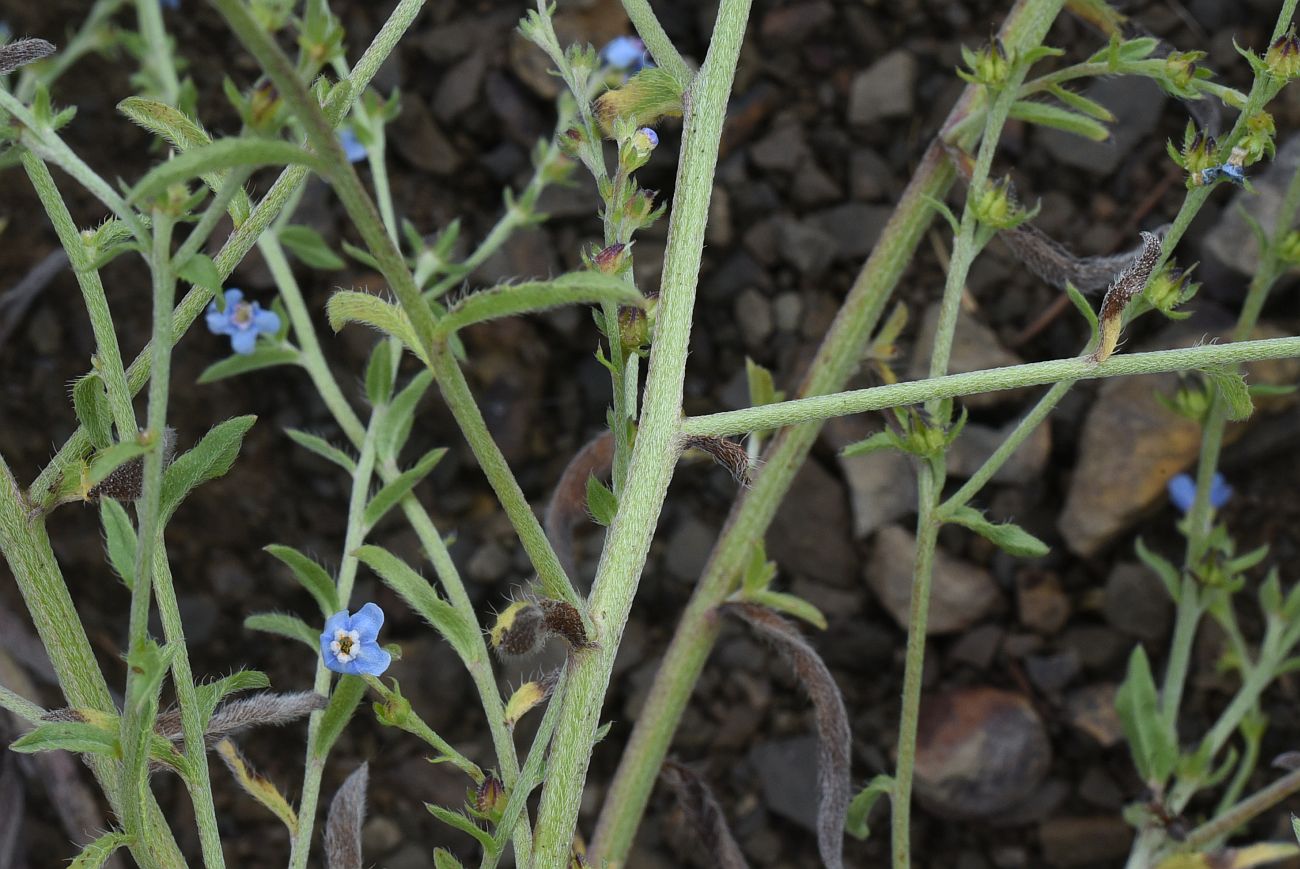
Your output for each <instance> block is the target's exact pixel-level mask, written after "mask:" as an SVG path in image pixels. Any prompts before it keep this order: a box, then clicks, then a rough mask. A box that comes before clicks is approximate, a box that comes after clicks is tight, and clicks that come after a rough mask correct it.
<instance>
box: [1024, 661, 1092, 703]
mask: <svg viewBox="0 0 1300 869" xmlns="http://www.w3.org/2000/svg"><path fill="white" fill-rule="evenodd" d="M1080 669H1081V666H1080V664H1079V656H1078V655H1077V654H1076V653H1075V652H1073V651H1065V652H1058V653H1057V654H1055V655H1029V656H1027V657H1026V658H1025V672H1026V673H1027V674H1028V675H1029V681H1030V682H1033V683H1034V687H1035V688H1037V689H1038V690H1039V691H1042V692H1044V693H1046V694H1055V693H1057V692H1058V691H1061V690H1062V689H1064V688H1065V686H1066V685H1069V684H1070V683H1071V682H1073V681H1074V677H1075V676H1077V675H1079V670H1080Z"/></svg>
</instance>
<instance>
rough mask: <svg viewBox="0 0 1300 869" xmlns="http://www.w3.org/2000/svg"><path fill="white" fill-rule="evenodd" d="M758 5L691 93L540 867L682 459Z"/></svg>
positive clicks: (730, 28) (588, 741)
mask: <svg viewBox="0 0 1300 869" xmlns="http://www.w3.org/2000/svg"><path fill="white" fill-rule="evenodd" d="M749 9H750V0H722V3H721V5H720V7H719V9H718V17H717V22H716V23H715V24H714V28H713V38H712V40H711V41H710V44H709V51H708V55H707V57H706V58H705V61H704V66H703V67H702V68H701V69H700V73H699V75H698V76H697V77H696V79H695V81H694V83H693V84H692V85H691V90H690V92H689V93H688V95H687V100H686V117H685V124H684V130H683V136H682V153H681V160H680V164H679V166H678V172H677V184H676V190H677V194H676V196H675V197H674V206H673V211H672V218H671V220H670V222H669V226H668V243H667V248H666V250H665V253H664V271H663V283H662V285H661V291H660V301H659V311H658V319H657V322H656V325H655V342H654V346H653V348H652V350H651V352H650V367H649V372H648V375H647V379H646V388H645V398H644V403H643V409H642V413H641V426H640V429H639V430H638V432H637V438H636V444H635V446H634V447H633V449H632V459H631V467H630V470H629V473H628V482H627V487H626V488H625V489H624V491H623V496H622V498H621V499H620V502H619V509H618V513H617V515H616V517H615V519H614V522H613V525H612V526H611V527H610V529H609V534H608V537H607V539H606V544H605V549H604V551H603V552H602V554H601V559H600V564H599V566H598V567H597V570H596V581H595V583H594V585H593V587H592V591H591V595H590V598H589V609H590V613H591V615H592V619H593V621H595V622H596V624H597V634H596V641H597V643H598V644H599V645H598V647H597V648H596V649H593V650H590V651H586V652H583V653H581V654H580V655H578V656H576V658H575V659H574V660H573V662H572V663H571V673H570V681H569V685H568V687H567V688H566V689H565V692H564V696H563V698H562V701H561V702H562V704H563V705H562V707H561V712H560V724H559V726H558V727H557V729H556V734H555V738H554V742H553V744H552V746H551V760H550V765H549V767H548V770H547V781H546V785H545V787H544V789H543V791H542V804H541V809H540V811H539V813H538V820H537V840H536V843H535V845H534V861H535V865H536V866H539V867H546V869H549V867H553V866H559V865H562V864H563V863H564V861H565V860H566V859H567V856H566V855H567V854H568V852H569V847H570V845H571V843H572V840H573V832H574V827H575V825H576V823H577V818H578V807H579V805H580V804H581V801H582V786H583V781H584V780H585V778H586V772H587V765H588V762H589V761H590V758H591V747H592V743H593V740H594V739H595V735H596V723H597V721H598V718H599V715H600V707H601V698H602V697H604V695H605V689H606V686H607V685H608V683H609V676H610V671H611V669H612V667H613V663H614V656H615V653H616V652H617V651H618V644H619V640H620V638H621V637H622V634H623V628H624V626H625V625H626V623H627V615H628V611H629V610H630V609H631V606H632V599H633V597H634V596H635V594H636V589H637V584H638V580H639V579H640V576H641V572H642V570H643V568H644V565H645V560H646V556H647V554H648V553H649V549H650V540H651V537H652V536H653V534H654V528H655V525H656V524H657V521H658V518H659V512H660V509H661V508H662V506H663V499H664V496H665V495H666V494H667V491H668V482H669V480H670V479H671V478H672V472H673V468H674V467H675V465H676V463H677V457H678V451H679V449H680V446H679V440H678V438H679V428H680V422H681V406H682V384H683V380H684V378H685V373H686V355H687V346H688V343H689V340H690V332H691V319H692V315H693V311H694V306H695V291H696V284H697V281H698V278H699V268H700V259H701V255H702V252H703V248H704V228H705V224H706V221H707V218H708V208H709V199H710V195H711V192H712V188H713V174H714V169H715V168H716V166H717V159H718V144H719V142H720V140H721V138H722V121H723V118H724V116H725V115H726V111H725V110H726V105H727V98H728V95H729V94H730V92H731V83H732V80H733V77H734V75H735V69H736V61H737V58H738V57H739V54H740V45H741V42H742V40H743V39H744V34H745V24H746V22H747V21H748V19H749ZM552 702H554V701H552ZM597 859H599V858H597Z"/></svg>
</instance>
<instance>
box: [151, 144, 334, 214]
mask: <svg viewBox="0 0 1300 869" xmlns="http://www.w3.org/2000/svg"><path fill="white" fill-rule="evenodd" d="M294 164H300V165H304V166H307V167H308V168H309V169H311V170H313V171H314V172H317V173H318V174H321V175H326V174H328V170H329V166H328V165H327V164H326V163H325V161H323V160H322V159H321V158H320V157H319V156H317V155H316V154H313V153H311V152H310V151H308V150H306V149H305V148H301V147H299V146H298V145H294V144H292V143H290V142H285V141H283V140H280V139H258V138H251V137H236V138H230V139H218V140H217V141H215V142H212V143H210V144H207V145H200V146H199V147H197V148H194V149H193V150H190V151H186V152H185V153H184V154H181V155H179V156H177V157H173V158H172V159H170V160H168V161H167V162H166V163H163V164H162V165H160V166H155V167H154V168H153V169H151V170H149V172H148V173H146V174H145V176H144V177H143V178H141V179H140V180H139V181H138V182H136V185H135V187H133V188H132V189H131V192H130V194H129V195H128V200H129V201H130V202H132V203H136V204H138V203H141V202H146V201H148V200H150V199H152V198H153V197H155V196H157V195H159V194H160V193H162V192H163V191H164V190H166V189H167V188H168V187H170V186H171V185H173V184H177V183H180V182H184V181H188V180H189V179H191V178H201V177H203V176H204V175H207V174H209V173H215V172H220V171H222V170H224V169H233V168H234V167H236V166H249V167H253V168H256V167H258V166H289V165H294Z"/></svg>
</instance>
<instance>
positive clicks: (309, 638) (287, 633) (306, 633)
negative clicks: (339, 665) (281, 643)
mask: <svg viewBox="0 0 1300 869" xmlns="http://www.w3.org/2000/svg"><path fill="white" fill-rule="evenodd" d="M244 627H246V628H248V629H249V630H250V631H262V632H263V633H267V634H277V635H278V636H281V637H288V638H289V639H291V640H297V641H298V642H300V643H303V644H304V645H306V646H307V648H309V649H311V650H312V651H314V652H315V653H316V654H318V655H319V654H320V631H318V630H316V629H315V628H312V627H311V626H309V625H308V624H307V623H306V622H304V621H303V620H302V619H300V618H298V617H297V616H291V615H287V614H285V613H255V614H254V615H251V616H249V617H248V618H246V619H244Z"/></svg>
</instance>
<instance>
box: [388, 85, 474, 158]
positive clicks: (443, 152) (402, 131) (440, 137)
mask: <svg viewBox="0 0 1300 869" xmlns="http://www.w3.org/2000/svg"><path fill="white" fill-rule="evenodd" d="M391 141H392V143H393V147H394V148H396V149H397V153H398V154H400V155H401V156H402V157H403V158H405V159H406V160H407V161H408V162H409V163H410V164H411V165H412V166H414V167H415V168H417V169H423V170H424V171H425V172H432V173H433V174H435V175H450V174H451V173H452V172H455V171H456V169H458V168H459V167H460V164H461V156H460V152H459V151H458V150H456V146H455V145H453V144H452V142H451V140H450V139H448V138H447V134H446V133H444V132H443V131H442V128H441V127H439V126H438V123H437V121H435V120H434V119H433V115H431V114H430V113H429V108H428V106H427V105H425V103H424V101H423V100H421V99H418V98H408V99H406V100H403V102H402V113H401V114H400V115H398V116H397V117H396V118H395V119H394V120H393V130H392V136H391Z"/></svg>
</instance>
